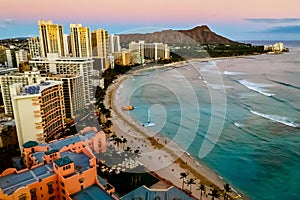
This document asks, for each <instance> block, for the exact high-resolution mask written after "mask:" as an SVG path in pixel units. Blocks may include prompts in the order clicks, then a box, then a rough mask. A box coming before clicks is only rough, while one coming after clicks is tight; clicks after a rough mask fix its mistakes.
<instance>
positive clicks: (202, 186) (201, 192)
mask: <svg viewBox="0 0 300 200" xmlns="http://www.w3.org/2000/svg"><path fill="white" fill-rule="evenodd" d="M197 190H200V200H202V194H203V193H204V194H205V192H206V187H205V185H203V184H200V185H199V187H198V188H197Z"/></svg>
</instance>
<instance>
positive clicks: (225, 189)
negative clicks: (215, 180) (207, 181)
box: [224, 183, 232, 200]
mask: <svg viewBox="0 0 300 200" xmlns="http://www.w3.org/2000/svg"><path fill="white" fill-rule="evenodd" d="M231 192H232V189H231V187H230V185H229V184H228V183H226V184H224V200H225V198H226V197H227V193H231Z"/></svg>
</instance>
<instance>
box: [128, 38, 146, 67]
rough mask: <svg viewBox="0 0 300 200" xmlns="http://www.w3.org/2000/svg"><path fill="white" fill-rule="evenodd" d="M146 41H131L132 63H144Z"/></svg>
mask: <svg viewBox="0 0 300 200" xmlns="http://www.w3.org/2000/svg"><path fill="white" fill-rule="evenodd" d="M144 44H145V42H144V41H139V42H138V43H137V42H131V43H129V52H130V54H131V63H132V64H143V63H144Z"/></svg>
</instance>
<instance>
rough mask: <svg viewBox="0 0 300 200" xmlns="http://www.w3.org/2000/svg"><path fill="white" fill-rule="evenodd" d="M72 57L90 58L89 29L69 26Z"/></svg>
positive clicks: (78, 25)
mask: <svg viewBox="0 0 300 200" xmlns="http://www.w3.org/2000/svg"><path fill="white" fill-rule="evenodd" d="M70 40H71V49H72V57H77V58H91V57H92V41H91V33H90V28H89V27H83V26H82V24H70Z"/></svg>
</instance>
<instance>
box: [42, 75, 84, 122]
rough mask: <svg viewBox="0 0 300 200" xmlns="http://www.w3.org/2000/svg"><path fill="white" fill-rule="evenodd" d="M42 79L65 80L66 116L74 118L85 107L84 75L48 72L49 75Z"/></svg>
mask: <svg viewBox="0 0 300 200" xmlns="http://www.w3.org/2000/svg"><path fill="white" fill-rule="evenodd" d="M42 79H44V80H55V81H62V82H63V97H64V102H65V110H66V118H71V119H74V118H75V117H76V116H78V115H79V113H80V112H81V111H82V110H83V109H84V108H85V101H84V92H83V91H84V90H83V88H84V86H83V79H82V76H77V75H64V74H57V75H52V74H47V76H45V77H42Z"/></svg>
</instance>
